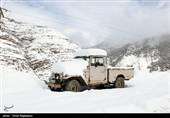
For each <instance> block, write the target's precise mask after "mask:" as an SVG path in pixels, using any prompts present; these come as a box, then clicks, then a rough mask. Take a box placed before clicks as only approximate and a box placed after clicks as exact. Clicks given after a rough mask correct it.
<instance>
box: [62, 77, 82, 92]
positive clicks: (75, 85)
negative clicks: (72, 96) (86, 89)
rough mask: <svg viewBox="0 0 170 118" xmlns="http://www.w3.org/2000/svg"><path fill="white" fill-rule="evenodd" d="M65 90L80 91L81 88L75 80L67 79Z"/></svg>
mask: <svg viewBox="0 0 170 118" xmlns="http://www.w3.org/2000/svg"><path fill="white" fill-rule="evenodd" d="M65 90H66V91H73V92H80V91H81V90H82V88H81V85H80V83H79V82H78V81H77V80H69V81H68V82H67V84H66V86H65Z"/></svg>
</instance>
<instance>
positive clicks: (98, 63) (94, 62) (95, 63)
mask: <svg viewBox="0 0 170 118" xmlns="http://www.w3.org/2000/svg"><path fill="white" fill-rule="evenodd" d="M91 66H104V59H103V58H102V57H94V58H92V62H91Z"/></svg>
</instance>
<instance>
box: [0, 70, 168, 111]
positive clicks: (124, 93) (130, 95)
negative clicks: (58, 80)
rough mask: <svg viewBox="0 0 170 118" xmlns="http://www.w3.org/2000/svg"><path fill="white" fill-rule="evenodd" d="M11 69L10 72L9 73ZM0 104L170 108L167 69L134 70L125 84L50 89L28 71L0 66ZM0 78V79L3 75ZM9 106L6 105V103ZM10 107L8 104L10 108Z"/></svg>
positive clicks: (13, 107) (26, 107)
mask: <svg viewBox="0 0 170 118" xmlns="http://www.w3.org/2000/svg"><path fill="white" fill-rule="evenodd" d="M9 73H10V75H9ZM0 76H1V83H2V84H1V107H0V110H1V111H0V112H5V113H14V112H15V113H16V112H17V113H18V112H19V113H103V112H104V113H122V112H123V113H129V112H136V113H139V112H140V113H141V112H142V113H143V112H161V113H167V112H170V94H169V85H168V84H170V82H169V81H170V71H168V72H153V73H151V74H149V73H146V72H135V78H134V79H133V80H130V81H126V85H127V87H126V88H123V89H103V90H86V91H84V92H79V93H74V92H52V91H50V90H49V89H47V88H46V87H45V86H42V83H41V84H40V82H39V80H38V79H37V78H36V77H33V76H32V74H31V72H30V73H25V74H24V73H23V72H22V73H21V72H16V71H14V70H12V69H11V70H10V69H8V71H7V70H6V69H5V68H4V69H3V70H2V68H1V73H0ZM2 78H3V79H2ZM4 106H5V107H9V109H8V108H7V109H5V111H4V108H5V107H4ZM10 107H11V108H10Z"/></svg>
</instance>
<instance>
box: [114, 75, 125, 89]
mask: <svg viewBox="0 0 170 118" xmlns="http://www.w3.org/2000/svg"><path fill="white" fill-rule="evenodd" d="M114 85H115V88H124V87H125V81H124V78H123V77H118V78H117V79H116V81H115V83H114Z"/></svg>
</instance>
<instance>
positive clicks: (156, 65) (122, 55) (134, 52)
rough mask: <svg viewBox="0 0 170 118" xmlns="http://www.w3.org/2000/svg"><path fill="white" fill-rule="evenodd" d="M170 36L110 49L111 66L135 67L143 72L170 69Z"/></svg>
mask: <svg viewBox="0 0 170 118" xmlns="http://www.w3.org/2000/svg"><path fill="white" fill-rule="evenodd" d="M169 37H170V35H168V34H166V35H162V36H159V37H153V38H148V39H143V40H141V41H138V42H135V43H132V44H127V45H125V46H123V47H121V48H115V47H114V48H108V49H107V51H108V54H109V57H110V58H111V64H112V65H114V66H134V67H135V68H137V69H139V70H143V71H167V70H168V69H170V56H169V55H170V54H169V52H170V46H169V45H170V39H169Z"/></svg>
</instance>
